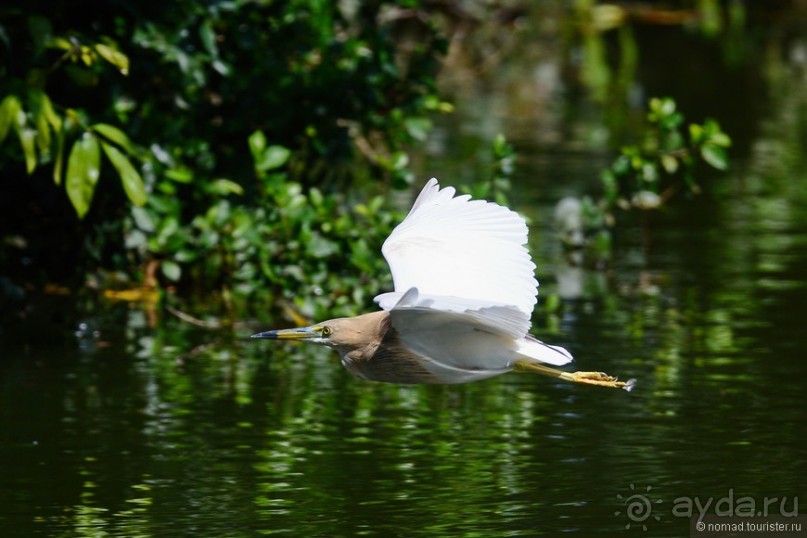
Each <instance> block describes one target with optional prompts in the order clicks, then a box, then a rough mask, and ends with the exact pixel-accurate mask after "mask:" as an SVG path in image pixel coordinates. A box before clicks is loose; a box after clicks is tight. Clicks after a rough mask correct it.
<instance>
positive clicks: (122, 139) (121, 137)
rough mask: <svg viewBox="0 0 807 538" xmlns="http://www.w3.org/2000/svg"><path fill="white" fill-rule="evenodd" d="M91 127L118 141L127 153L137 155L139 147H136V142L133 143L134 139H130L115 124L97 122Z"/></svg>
mask: <svg viewBox="0 0 807 538" xmlns="http://www.w3.org/2000/svg"><path fill="white" fill-rule="evenodd" d="M90 129H92V130H93V131H95V132H97V133H98V134H100V135H101V136H103V137H104V138H106V139H107V140H110V141H112V142H114V143H116V144H117V145H119V146H120V147H122V148H123V149H124V150H126V153H128V154H129V155H132V156H133V157H136V156H137V149H136V148H135V146H134V144H132V141H131V140H129V137H128V136H127V135H126V133H124V132H123V131H121V130H120V129H118V128H117V127H115V126H114V125H109V124H108V123H96V124H95V125H91V126H90Z"/></svg>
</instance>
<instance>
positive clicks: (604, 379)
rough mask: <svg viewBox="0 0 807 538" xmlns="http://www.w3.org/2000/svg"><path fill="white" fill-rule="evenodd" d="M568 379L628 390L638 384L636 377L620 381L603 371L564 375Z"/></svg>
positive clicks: (574, 381)
mask: <svg viewBox="0 0 807 538" xmlns="http://www.w3.org/2000/svg"><path fill="white" fill-rule="evenodd" d="M562 378H563V379H565V380H567V381H572V382H573V383H584V384H586V385H599V386H600V387H611V388H615V389H624V390H627V391H628V392H630V391H631V389H633V387H634V385H636V380H635V379H628V380H627V381H619V380H618V378H616V377H614V376H610V375H608V374H606V373H603V372H572V373H571V374H569V373H567V374H566V375H564V376H562Z"/></svg>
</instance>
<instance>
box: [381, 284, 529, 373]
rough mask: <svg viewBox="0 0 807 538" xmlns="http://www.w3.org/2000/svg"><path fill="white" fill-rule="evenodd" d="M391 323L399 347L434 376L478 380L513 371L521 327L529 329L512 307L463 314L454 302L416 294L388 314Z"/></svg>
mask: <svg viewBox="0 0 807 538" xmlns="http://www.w3.org/2000/svg"><path fill="white" fill-rule="evenodd" d="M435 306H436V308H435ZM390 320H391V322H392V327H393V329H395V331H396V334H397V337H398V339H399V341H400V342H401V344H403V345H404V346H405V347H406V348H407V349H409V350H410V351H412V352H414V353H415V354H417V355H419V356H421V357H422V358H424V359H427V360H428V363H429V364H432V365H435V367H436V368H437V370H435V371H436V372H438V371H439V370H440V369H442V368H451V369H459V370H464V371H469V372H477V373H478V374H479V376H480V378H481V377H489V376H491V375H496V374H497V373H503V372H504V371H507V370H509V369H510V368H511V367H512V364H513V362H514V361H515V360H516V359H517V358H518V357H517V355H516V352H517V349H518V343H519V341H521V340H523V337H524V331H525V329H524V327H523V325H524V324H528V323H529V320H528V319H526V316H525V315H524V314H523V313H522V312H520V311H519V310H518V309H516V308H515V307H512V306H489V307H483V308H476V305H472V306H471V308H463V306H462V304H461V301H457V300H456V299H455V298H441V297H436V296H420V295H418V293H417V290H416V289H415V288H412V289H410V290H409V291H408V292H407V293H406V294H404V296H403V297H402V298H401V300H400V301H399V302H398V304H397V305H396V306H395V307H394V308H392V309H391V310H390Z"/></svg>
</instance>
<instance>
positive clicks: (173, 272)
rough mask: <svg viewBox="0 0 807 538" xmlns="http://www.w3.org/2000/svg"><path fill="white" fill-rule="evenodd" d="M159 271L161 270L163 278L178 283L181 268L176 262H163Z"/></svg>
mask: <svg viewBox="0 0 807 538" xmlns="http://www.w3.org/2000/svg"><path fill="white" fill-rule="evenodd" d="M160 269H162V272H163V274H164V275H165V278H167V279H168V280H171V281H173V282H176V281H178V280H179V278H180V277H181V276H182V268H181V267H180V266H179V264H178V263H177V262H173V261H171V260H163V262H162V264H160Z"/></svg>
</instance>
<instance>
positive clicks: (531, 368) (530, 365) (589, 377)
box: [513, 361, 636, 391]
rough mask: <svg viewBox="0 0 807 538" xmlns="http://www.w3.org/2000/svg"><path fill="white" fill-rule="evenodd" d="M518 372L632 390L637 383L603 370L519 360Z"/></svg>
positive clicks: (516, 368) (516, 365) (517, 364)
mask: <svg viewBox="0 0 807 538" xmlns="http://www.w3.org/2000/svg"><path fill="white" fill-rule="evenodd" d="M513 369H514V370H516V371H517V372H534V373H536V374H542V375H548V376H550V377H557V378H559V379H563V380H564V381H571V382H572V383H584V384H586V385H599V386H600V387H611V388H615V389H625V390H627V391H630V390H631V389H632V388H633V386H634V385H635V384H636V380H635V379H629V380H627V381H618V380H617V378H616V377H613V376H610V375H608V374H604V373H602V372H572V373H569V372H564V371H562V370H556V369H554V368H550V367H549V366H544V365H543V364H538V363H534V362H527V361H518V362H517V363H516V364H515V366H514V368H513Z"/></svg>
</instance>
